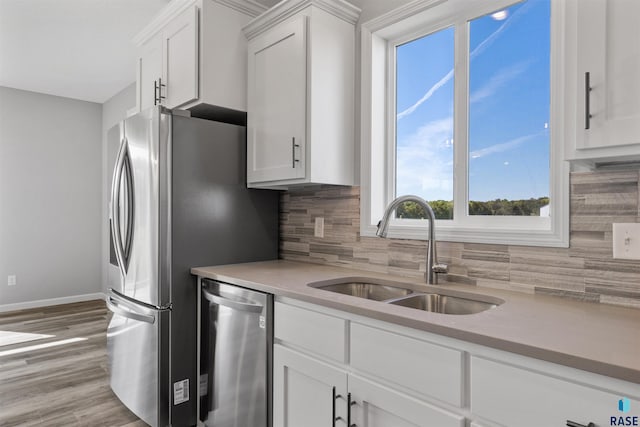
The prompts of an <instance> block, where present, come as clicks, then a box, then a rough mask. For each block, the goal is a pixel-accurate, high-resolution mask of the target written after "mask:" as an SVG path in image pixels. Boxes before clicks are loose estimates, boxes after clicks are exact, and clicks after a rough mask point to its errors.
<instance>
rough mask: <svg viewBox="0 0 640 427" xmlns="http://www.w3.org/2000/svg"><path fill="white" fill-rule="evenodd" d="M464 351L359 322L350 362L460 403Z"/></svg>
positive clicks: (403, 385) (402, 384) (354, 325)
mask: <svg viewBox="0 0 640 427" xmlns="http://www.w3.org/2000/svg"><path fill="white" fill-rule="evenodd" d="M462 364H463V352H461V351H458V350H453V349H450V348H447V347H443V346H440V345H437V344H432V343H429V342H425V341H421V340H418V339H415V338H409V337H406V336H403V335H398V334H395V333H391V332H387V331H383V330H380V329H376V328H371V327H369V326H364V325H361V324H358V323H352V324H351V366H352V367H353V368H355V369H357V370H359V371H361V372H365V373H367V374H370V375H373V376H375V377H378V378H382V379H384V380H387V381H389V382H391V383H394V384H396V385H398V386H400V388H407V389H410V390H412V391H414V392H416V393H418V394H420V395H423V396H428V397H431V398H434V399H437V400H441V401H443V402H446V403H450V404H452V405H455V406H458V407H461V406H462V375H463V374H462Z"/></svg>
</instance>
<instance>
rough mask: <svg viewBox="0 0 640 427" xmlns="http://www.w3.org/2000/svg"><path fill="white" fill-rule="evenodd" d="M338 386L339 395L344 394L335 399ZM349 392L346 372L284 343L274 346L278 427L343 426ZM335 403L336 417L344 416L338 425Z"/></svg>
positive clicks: (274, 402) (275, 405)
mask: <svg viewBox="0 0 640 427" xmlns="http://www.w3.org/2000/svg"><path fill="white" fill-rule="evenodd" d="M334 387H335V396H340V397H336V398H335V399H334ZM346 391H347V374H346V373H345V372H344V371H341V370H339V369H337V368H334V367H333V366H331V365H328V364H325V363H323V362H320V361H318V360H315V359H313V358H311V357H308V356H305V355H303V354H301V353H297V352H295V351H292V350H289V349H287V348H285V347H283V346H281V345H277V344H276V345H275V346H274V348H273V425H274V427H300V426H305V427H327V426H334V425H335V426H339V427H341V426H343V425H344V421H343V420H344V419H345V417H346V401H345V396H346ZM334 404H335V405H336V411H335V413H336V416H338V415H341V416H342V419H341V420H339V421H336V423H335V424H333V416H334V410H333V408H334V406H333V405H334ZM340 423H342V424H340Z"/></svg>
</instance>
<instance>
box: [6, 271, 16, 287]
mask: <svg viewBox="0 0 640 427" xmlns="http://www.w3.org/2000/svg"><path fill="white" fill-rule="evenodd" d="M15 285H16V275H15V274H12V275H10V276H7V286H15Z"/></svg>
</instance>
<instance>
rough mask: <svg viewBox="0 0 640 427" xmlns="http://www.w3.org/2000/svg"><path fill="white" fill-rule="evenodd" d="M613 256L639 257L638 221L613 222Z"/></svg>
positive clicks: (639, 226)
mask: <svg viewBox="0 0 640 427" xmlns="http://www.w3.org/2000/svg"><path fill="white" fill-rule="evenodd" d="M613 257H614V258H619V259H640V223H630V224H613Z"/></svg>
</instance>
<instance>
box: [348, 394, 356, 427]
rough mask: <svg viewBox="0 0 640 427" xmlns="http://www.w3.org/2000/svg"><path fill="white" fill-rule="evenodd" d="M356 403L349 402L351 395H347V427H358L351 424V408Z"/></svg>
mask: <svg viewBox="0 0 640 427" xmlns="http://www.w3.org/2000/svg"><path fill="white" fill-rule="evenodd" d="M355 404H356V402H355V401H353V400H351V393H347V426H348V427H358V426H356V425H355V423H354V424H351V407H352V406H353V405H355Z"/></svg>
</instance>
